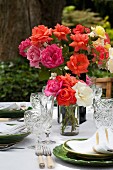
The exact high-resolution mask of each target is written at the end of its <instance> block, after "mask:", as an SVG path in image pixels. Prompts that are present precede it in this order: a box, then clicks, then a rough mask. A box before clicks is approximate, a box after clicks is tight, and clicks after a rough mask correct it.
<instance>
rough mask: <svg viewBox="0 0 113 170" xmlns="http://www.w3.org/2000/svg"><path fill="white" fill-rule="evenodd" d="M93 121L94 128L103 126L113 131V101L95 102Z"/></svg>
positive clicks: (101, 100) (102, 100)
mask: <svg viewBox="0 0 113 170" xmlns="http://www.w3.org/2000/svg"><path fill="white" fill-rule="evenodd" d="M93 117H94V121H95V124H96V127H97V128H99V127H101V126H105V127H107V128H109V127H110V128H112V129H113V99H112V98H111V99H106V98H105V99H100V100H98V101H97V102H95V110H94V116H93Z"/></svg>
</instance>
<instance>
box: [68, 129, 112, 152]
mask: <svg viewBox="0 0 113 170" xmlns="http://www.w3.org/2000/svg"><path fill="white" fill-rule="evenodd" d="M66 144H67V145H68V146H69V147H70V148H71V149H72V150H73V151H75V152H76V153H82V154H97V153H99V154H100V153H101V154H113V132H112V130H111V129H110V128H108V129H107V128H105V127H101V128H99V129H98V130H97V131H96V133H95V134H94V135H93V136H92V137H91V138H89V139H87V140H82V141H79V140H69V141H67V142H66Z"/></svg>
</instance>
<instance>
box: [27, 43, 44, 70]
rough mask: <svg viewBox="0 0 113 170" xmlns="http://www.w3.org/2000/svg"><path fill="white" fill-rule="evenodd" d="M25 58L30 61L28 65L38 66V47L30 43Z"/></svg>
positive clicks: (39, 58) (39, 60) (39, 59)
mask: <svg viewBox="0 0 113 170" xmlns="http://www.w3.org/2000/svg"><path fill="white" fill-rule="evenodd" d="M27 59H28V60H29V61H30V66H31V67H35V68H40V66H39V63H40V62H41V57H40V49H39V48H38V47H36V46H34V45H32V46H31V47H30V48H29V49H28V51H27Z"/></svg>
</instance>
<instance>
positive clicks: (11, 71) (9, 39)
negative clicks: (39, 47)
mask: <svg viewBox="0 0 113 170" xmlns="http://www.w3.org/2000/svg"><path fill="white" fill-rule="evenodd" d="M112 16H113V3H112V0H99V1H98V0H57V1H56V0H52V1H51V0H30V1H29V0H15V1H14V0H10V1H9V0H0V25H1V26H0V102H3V101H4V102H7V101H10V102H11V101H29V96H30V94H31V93H32V92H36V91H40V90H41V89H42V86H43V85H45V83H46V80H43V76H42V80H41V81H40V80H39V71H40V70H39V69H36V68H31V67H30V66H29V63H28V61H27V60H26V59H25V58H23V57H22V56H20V55H19V51H18V46H19V44H20V42H21V41H22V40H24V39H26V38H27V37H29V36H30V35H31V30H32V28H33V27H34V26H37V25H39V24H44V25H46V26H48V27H54V26H55V25H56V24H57V23H62V24H64V25H66V26H69V27H70V28H73V27H75V26H76V25H77V24H83V25H84V26H88V27H90V26H95V25H101V26H103V27H104V28H105V30H106V32H107V33H108V34H109V36H110V40H111V45H112V46H113V20H112ZM88 74H89V75H90V76H91V74H90V72H89V73H88ZM95 76H96V77H113V74H110V73H108V72H107V71H100V70H96V71H95ZM112 97H113V93H112Z"/></svg>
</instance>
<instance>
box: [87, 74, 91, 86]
mask: <svg viewBox="0 0 113 170" xmlns="http://www.w3.org/2000/svg"><path fill="white" fill-rule="evenodd" d="M86 84H87V85H88V86H91V85H92V81H91V78H90V77H89V76H88V75H86Z"/></svg>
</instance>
